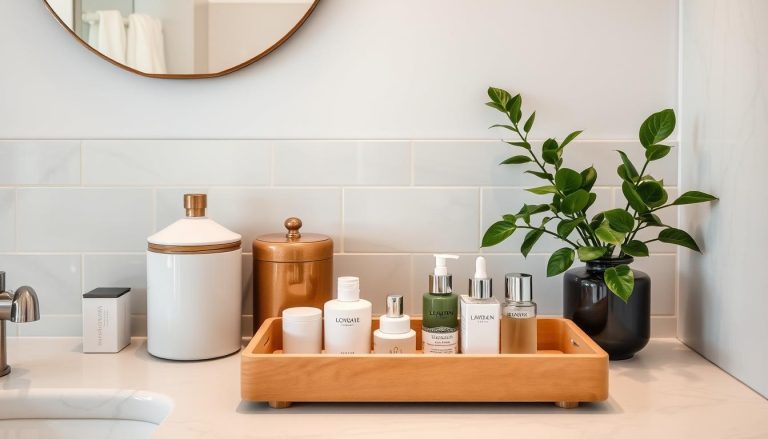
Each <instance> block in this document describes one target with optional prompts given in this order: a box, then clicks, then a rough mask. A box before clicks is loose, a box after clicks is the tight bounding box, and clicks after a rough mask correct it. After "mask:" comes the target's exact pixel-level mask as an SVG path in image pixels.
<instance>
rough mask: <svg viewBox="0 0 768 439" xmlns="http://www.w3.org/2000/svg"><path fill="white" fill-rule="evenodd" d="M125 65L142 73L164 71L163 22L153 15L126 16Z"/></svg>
mask: <svg viewBox="0 0 768 439" xmlns="http://www.w3.org/2000/svg"><path fill="white" fill-rule="evenodd" d="M126 58H127V63H126V64H127V65H128V66H129V67H132V68H134V69H136V70H138V71H140V72H144V73H166V68H165V47H164V42H163V23H162V22H161V21H160V20H158V19H157V18H155V17H151V16H149V15H144V14H131V15H130V16H129V17H128V44H127V56H126Z"/></svg>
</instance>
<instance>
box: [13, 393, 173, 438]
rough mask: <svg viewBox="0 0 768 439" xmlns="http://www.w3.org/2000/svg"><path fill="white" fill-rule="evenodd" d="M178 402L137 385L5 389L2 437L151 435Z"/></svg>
mask: <svg viewBox="0 0 768 439" xmlns="http://www.w3.org/2000/svg"><path fill="white" fill-rule="evenodd" d="M172 408H173V401H172V400H171V399H170V398H168V397H167V396H164V395H160V394H157V393H150V392H143V391H137V390H118V389H34V390H3V391H0V438H14V439H36V438H41V439H42V438H45V439H59V438H67V439H68V438H130V439H139V438H149V437H150V436H152V433H153V432H154V431H155V429H156V428H157V426H158V425H160V422H162V421H163V419H165V417H166V416H168V414H169V413H170V412H171V409H172Z"/></svg>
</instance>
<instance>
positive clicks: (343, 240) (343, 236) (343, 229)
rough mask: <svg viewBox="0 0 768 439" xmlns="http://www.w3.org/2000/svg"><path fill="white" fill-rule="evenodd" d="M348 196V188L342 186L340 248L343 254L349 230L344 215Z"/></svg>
mask: <svg viewBox="0 0 768 439" xmlns="http://www.w3.org/2000/svg"><path fill="white" fill-rule="evenodd" d="M346 198H347V189H346V188H344V187H342V188H341V216H340V218H341V238H340V239H341V243H339V249H340V250H341V254H344V246H345V243H346V240H347V230H346V219H345V217H344V203H345V201H346Z"/></svg>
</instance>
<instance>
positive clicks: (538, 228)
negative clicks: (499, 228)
mask: <svg viewBox="0 0 768 439" xmlns="http://www.w3.org/2000/svg"><path fill="white" fill-rule="evenodd" d="M517 228H518V229H531V230H541V231H542V232H544V233H547V234H549V235H552V236H554V237H556V238H558V239H560V240H563V241H565V242H567V243H568V244H571V245H572V246H573V248H576V249H577V248H579V246H578V245H577V244H576V243H575V242H573V241H571V240H569V239H567V238H563V237H562V236H560V235H558V234H557V233H553V232H550V231H549V230H547V229H545V228H544V227H531V226H517Z"/></svg>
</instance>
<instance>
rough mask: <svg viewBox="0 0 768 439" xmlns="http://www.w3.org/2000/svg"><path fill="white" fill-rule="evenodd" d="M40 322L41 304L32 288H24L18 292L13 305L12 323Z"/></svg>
mask: <svg viewBox="0 0 768 439" xmlns="http://www.w3.org/2000/svg"><path fill="white" fill-rule="evenodd" d="M37 320H40V304H39V301H38V300H37V293H35V290H34V289H33V288H32V287H29V286H26V285H25V286H23V287H19V289H17V290H16V293H14V295H13V302H12V303H11V321H12V322H14V323H24V322H34V321H37Z"/></svg>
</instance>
